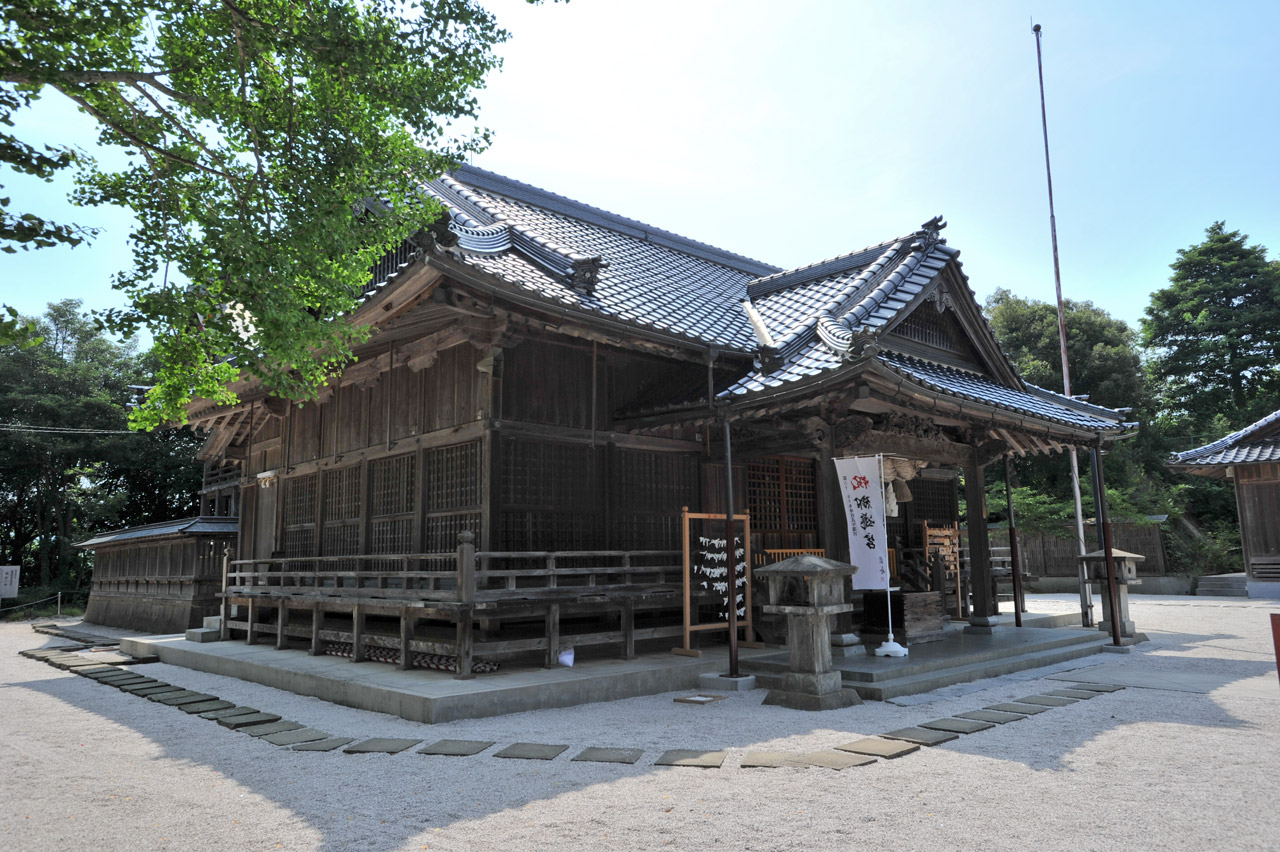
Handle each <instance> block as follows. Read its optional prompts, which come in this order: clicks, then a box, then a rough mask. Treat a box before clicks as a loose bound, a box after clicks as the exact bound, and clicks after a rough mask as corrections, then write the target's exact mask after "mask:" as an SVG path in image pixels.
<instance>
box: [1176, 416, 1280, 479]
mask: <svg viewBox="0 0 1280 852" xmlns="http://www.w3.org/2000/svg"><path fill="white" fill-rule="evenodd" d="M1255 462H1280V411H1273V412H1272V413H1270V414H1268V415H1267V416H1266V417H1264V418H1262V419H1261V420H1259V421H1258V422H1256V423H1251V424H1249V425H1248V426H1246V427H1244V428H1243V429H1241V430H1239V431H1238V432H1232V433H1231V434H1230V435H1228V436H1226V437H1225V438H1219V439H1218V440H1216V441H1214V442H1213V443H1210V444H1205V445H1204V446H1203V447H1196V448H1195V449H1194V450H1187V451H1186V452H1184V453H1174V454H1173V459H1172V463H1173V464H1175V465H1179V466H1182V465H1186V466H1209V465H1230V464H1249V463H1255Z"/></svg>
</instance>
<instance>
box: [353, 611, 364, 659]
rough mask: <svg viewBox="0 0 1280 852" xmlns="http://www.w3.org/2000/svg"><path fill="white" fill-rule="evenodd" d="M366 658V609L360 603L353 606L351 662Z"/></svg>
mask: <svg viewBox="0 0 1280 852" xmlns="http://www.w3.org/2000/svg"><path fill="white" fill-rule="evenodd" d="M363 660H364V610H363V609H361V607H360V604H356V605H355V606H353V607H352V608H351V662H353V663H359V662H362V661H363Z"/></svg>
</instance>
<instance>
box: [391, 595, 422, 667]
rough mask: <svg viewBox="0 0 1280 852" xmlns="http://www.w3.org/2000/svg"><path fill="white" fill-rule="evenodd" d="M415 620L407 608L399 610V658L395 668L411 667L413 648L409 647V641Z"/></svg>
mask: <svg viewBox="0 0 1280 852" xmlns="http://www.w3.org/2000/svg"><path fill="white" fill-rule="evenodd" d="M417 620H418V619H416V618H414V617H413V616H411V615H409V610H407V609H404V610H401V611H400V660H399V661H398V662H397V664H396V668H398V669H400V671H402V672H403V671H408V670H409V669H410V668H412V660H413V650H412V649H410V648H409V642H410V640H412V639H413V626H414V623H415V622H416V621H417Z"/></svg>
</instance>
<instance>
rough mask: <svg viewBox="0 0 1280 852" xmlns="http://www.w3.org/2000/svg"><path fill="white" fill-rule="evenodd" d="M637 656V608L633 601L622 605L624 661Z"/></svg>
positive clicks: (624, 602)
mask: <svg viewBox="0 0 1280 852" xmlns="http://www.w3.org/2000/svg"><path fill="white" fill-rule="evenodd" d="M635 656H636V606H635V604H634V603H633V602H632V601H623V603H622V659H624V660H631V659H635Z"/></svg>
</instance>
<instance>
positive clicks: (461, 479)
mask: <svg viewBox="0 0 1280 852" xmlns="http://www.w3.org/2000/svg"><path fill="white" fill-rule="evenodd" d="M424 466H425V468H426V475H427V511H429V512H439V511H444V510H446V509H460V508H465V507H467V506H479V505H480V491H481V488H480V442H479V441H471V442H470V443H466V444H455V445H453V446H451V447H440V448H438V449H434V450H428V451H427V452H426V455H425V465H424Z"/></svg>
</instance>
